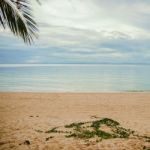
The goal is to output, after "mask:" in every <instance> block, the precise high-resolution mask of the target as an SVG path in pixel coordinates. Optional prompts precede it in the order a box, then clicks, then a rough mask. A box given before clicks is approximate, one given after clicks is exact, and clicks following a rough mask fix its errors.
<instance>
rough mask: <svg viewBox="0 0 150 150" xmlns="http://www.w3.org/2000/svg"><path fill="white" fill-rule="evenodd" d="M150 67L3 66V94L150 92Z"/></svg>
mask: <svg viewBox="0 0 150 150" xmlns="http://www.w3.org/2000/svg"><path fill="white" fill-rule="evenodd" d="M149 77H150V65H125V64H123V65H114V64H113V65H110V64H109V65H108V64H101V65H11V66H9V65H8V66H5V65H4V66H3V65H1V66H0V91H12V92H13V91H23V92H30V91H32V92H126V91H128V92H129V91H131V92H136V91H140V92H141V91H150V78H149Z"/></svg>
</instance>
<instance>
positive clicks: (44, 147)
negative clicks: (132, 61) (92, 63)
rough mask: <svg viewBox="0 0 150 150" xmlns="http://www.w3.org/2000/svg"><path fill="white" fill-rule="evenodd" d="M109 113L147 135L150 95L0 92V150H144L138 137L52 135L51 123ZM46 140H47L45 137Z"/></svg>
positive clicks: (55, 124) (52, 125)
mask: <svg viewBox="0 0 150 150" xmlns="http://www.w3.org/2000/svg"><path fill="white" fill-rule="evenodd" d="M104 117H108V118H111V119H113V120H116V121H118V122H120V124H121V125H122V126H123V127H125V128H130V129H133V130H135V131H137V132H138V133H139V134H141V135H145V136H150V93H144V92H143V93H95V94H92V93H86V94H85V93H80V94H79V93H74V94H73V93H0V150H9V149H14V150H29V149H31V150H32V149H33V150H80V149H81V150H142V149H144V148H146V147H149V146H150V142H145V141H143V140H140V139H132V138H131V139H119V138H116V139H107V140H102V141H101V142H97V143H96V142H92V141H90V143H88V144H87V143H86V142H85V140H80V139H75V138H65V136H63V135H61V134H60V135H57V136H56V137H53V138H48V137H50V135H49V134H46V133H45V132H42V133H41V132H40V131H47V130H49V129H51V128H53V127H61V126H64V125H66V124H70V123H73V122H80V121H91V120H94V119H96V118H104ZM47 138H48V140H46V139H47Z"/></svg>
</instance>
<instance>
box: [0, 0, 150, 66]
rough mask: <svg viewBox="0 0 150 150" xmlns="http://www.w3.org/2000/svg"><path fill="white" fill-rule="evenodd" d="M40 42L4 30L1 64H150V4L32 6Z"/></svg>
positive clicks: (59, 0)
mask: <svg viewBox="0 0 150 150" xmlns="http://www.w3.org/2000/svg"><path fill="white" fill-rule="evenodd" d="M31 7H32V9H33V15H34V19H35V20H36V22H37V24H38V29H39V33H38V39H35V40H34V43H33V44H32V45H31V46H29V45H26V44H24V43H23V41H22V40H21V39H19V38H18V37H15V36H14V35H13V34H12V33H11V32H10V31H9V29H7V30H4V29H3V28H2V27H0V64H72V63H73V64H76V63H77V64H97V63H98V64H99V63H150V0H132V1H131V0H41V5H39V4H38V3H36V1H34V0H32V2H31Z"/></svg>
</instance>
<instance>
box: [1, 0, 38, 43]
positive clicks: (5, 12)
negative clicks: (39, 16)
mask: <svg viewBox="0 0 150 150" xmlns="http://www.w3.org/2000/svg"><path fill="white" fill-rule="evenodd" d="M0 23H1V25H2V26H3V27H4V28H5V27H6V26H8V27H9V28H10V30H11V31H12V32H13V33H14V34H15V35H17V36H20V37H21V38H22V39H23V40H24V42H25V43H31V42H32V41H33V38H34V37H37V25H36V23H35V21H34V20H33V17H32V15H31V9H30V7H29V3H28V1H27V0H0Z"/></svg>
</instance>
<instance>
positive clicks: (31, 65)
mask: <svg viewBox="0 0 150 150" xmlns="http://www.w3.org/2000/svg"><path fill="white" fill-rule="evenodd" d="M99 65H150V64H147V63H146V64H144V63H99V64H0V67H48V66H99Z"/></svg>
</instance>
